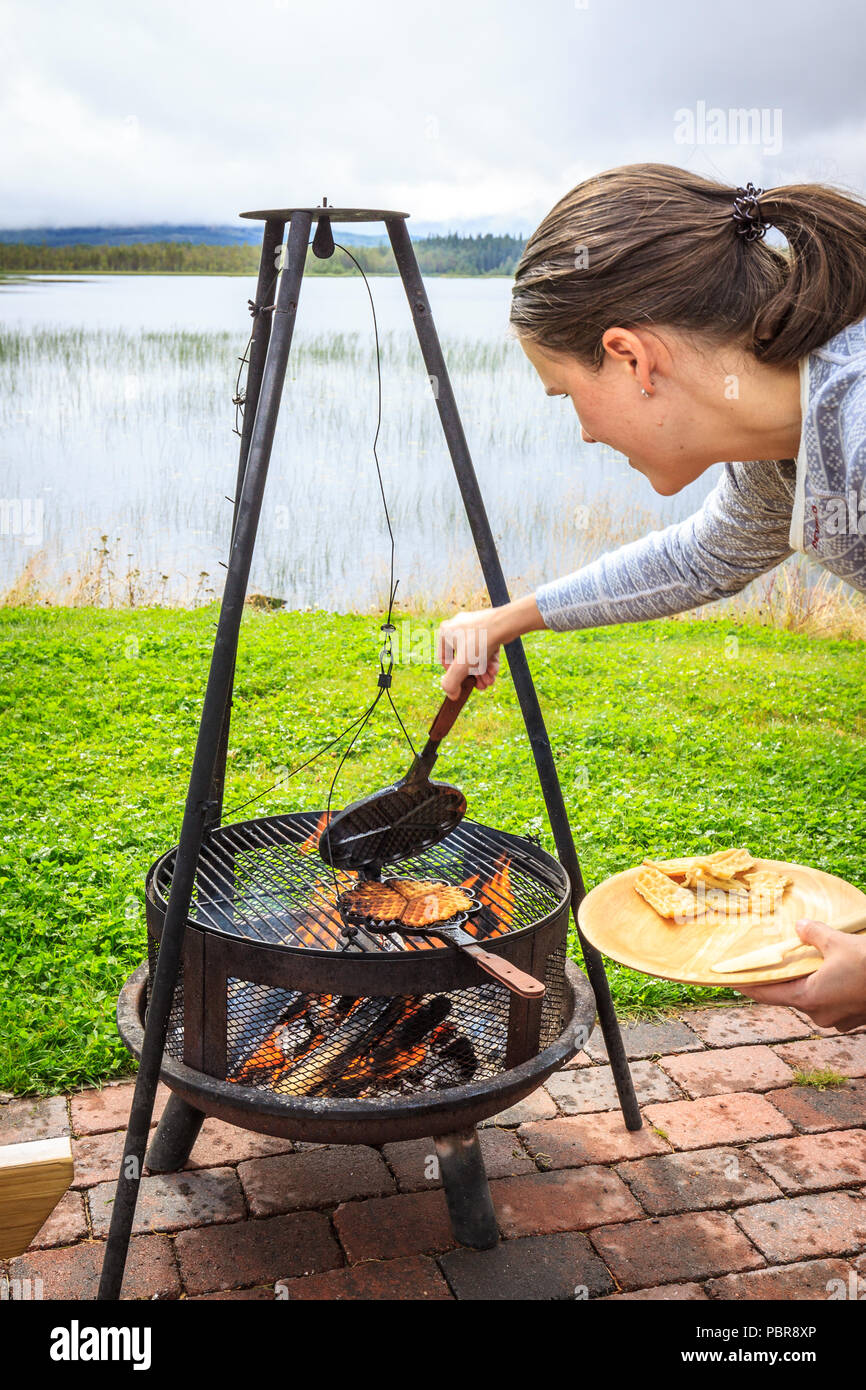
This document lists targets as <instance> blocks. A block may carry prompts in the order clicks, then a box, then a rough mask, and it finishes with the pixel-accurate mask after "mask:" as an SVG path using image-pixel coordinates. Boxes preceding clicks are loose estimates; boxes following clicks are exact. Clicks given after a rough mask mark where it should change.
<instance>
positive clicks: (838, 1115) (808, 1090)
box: [766, 1077, 866, 1134]
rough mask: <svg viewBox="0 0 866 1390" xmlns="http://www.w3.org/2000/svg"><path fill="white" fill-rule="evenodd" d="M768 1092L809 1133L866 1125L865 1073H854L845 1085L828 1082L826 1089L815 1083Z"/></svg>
mask: <svg viewBox="0 0 866 1390" xmlns="http://www.w3.org/2000/svg"><path fill="white" fill-rule="evenodd" d="M766 1095H767V1100H768V1101H770V1103H771V1104H772V1105H775V1107H776V1109H777V1110H781V1112H782V1114H783V1115H787V1117H788V1119H789V1120H791V1121H792V1122H793V1123H794V1124H795V1125H796V1126H797V1129H803V1130H806V1132H807V1133H810V1134H816V1133H818V1132H819V1131H821V1130H825V1129H852V1128H856V1127H858V1126H866V1077H853V1078H852V1079H851V1080H850V1081H848V1082H846V1084H845V1085H844V1086H827V1087H826V1088H825V1089H824V1090H823V1091H820V1090H818V1088H817V1087H816V1086H787V1087H786V1088H785V1089H784V1090H783V1091H768V1092H767V1093H766Z"/></svg>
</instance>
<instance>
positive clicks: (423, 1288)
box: [283, 1255, 452, 1302]
mask: <svg viewBox="0 0 866 1390" xmlns="http://www.w3.org/2000/svg"><path fill="white" fill-rule="evenodd" d="M283 1287H284V1288H285V1290H286V1295H284V1296H287V1297H288V1298H290V1299H294V1300H296V1301H298V1300H301V1301H305V1302H311V1301H312V1300H317V1301H318V1300H321V1301H323V1302H331V1301H332V1300H348V1299H358V1300H362V1301H364V1302H368V1301H374V1302H375V1301H378V1300H383V1301H392V1300H393V1301H394V1302H398V1301H412V1302H425V1301H426V1302H443V1301H450V1300H451V1298H452V1294H451V1290H450V1289H449V1288H448V1285H447V1284H446V1283H445V1280H444V1279H443V1277H442V1275H441V1273H440V1272H439V1269H438V1267H437V1265H436V1264H435V1262H434V1261H433V1260H430V1259H427V1258H426V1257H425V1256H423V1255H413V1256H408V1257H406V1258H405V1259H401V1260H365V1261H364V1263H363V1264H359V1265H350V1266H349V1267H348V1268H345V1269H334V1270H330V1271H329V1272H328V1273H327V1274H312V1275H310V1276H309V1278H307V1279H286V1280H285V1281H284V1282H283Z"/></svg>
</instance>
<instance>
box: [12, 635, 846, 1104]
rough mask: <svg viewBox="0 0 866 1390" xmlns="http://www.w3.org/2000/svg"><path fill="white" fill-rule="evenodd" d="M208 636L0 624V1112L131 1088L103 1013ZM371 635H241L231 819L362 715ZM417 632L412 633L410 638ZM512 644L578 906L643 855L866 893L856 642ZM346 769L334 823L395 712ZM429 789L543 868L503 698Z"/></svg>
mask: <svg viewBox="0 0 866 1390" xmlns="http://www.w3.org/2000/svg"><path fill="white" fill-rule="evenodd" d="M214 619H215V610H214V609H213V608H208V609H199V610H198V611H195V612H189V611H182V610H172V609H143V610H132V611H130V610H112V611H104V610H101V611H98V610H90V609H5V610H0V703H2V720H0V741H2V748H0V755H2V760H3V761H2V766H3V773H4V775H3V781H2V796H3V800H4V803H5V805H4V808H3V809H4V816H3V828H2V851H0V972H2V980H3V990H2V998H0V1090H11V1091H15V1092H19V1093H27V1092H48V1091H56V1090H60V1089H62V1088H65V1087H69V1086H74V1085H83V1084H88V1083H94V1082H99V1081H104V1080H106V1079H107V1078H109V1077H112V1076H119V1075H123V1074H125V1073H129V1072H130V1071H131V1070H132V1066H131V1062H130V1059H129V1057H128V1056H127V1054H126V1052H125V1050H124V1048H123V1046H122V1045H121V1043H120V1042H119V1040H118V1038H117V1035H116V1032H115V1027H114V1004H115V999H116V995H117V992H118V989H119V987H120V985H121V983H122V981H123V980H124V978H125V977H126V976H127V975H128V974H129V972H130V971H131V970H132V969H133V968H134V967H135V966H137V965H138V964H139V962H140V961H141V959H142V957H143V953H144V945H145V928H144V920H143V907H142V883H143V877H144V873H145V871H146V869H147V868H148V866H149V865H150V863H151V861H152V860H153V859H154V858H155V857H156V856H157V855H158V854H159V853H160V852H162V851H163V850H164V849H166V848H168V847H169V846H171V845H172V844H174V843H175V842H176V839H177V834H178V828H179V825H180V819H181V815H182V810H183V803H184V798H185V794H186V780H187V777H188V773H189V767H190V760H191V755H192V750H193V745H194V740H195V735H196V730H197V724H198V716H199V710H200V704H201V696H202V690H203V685H204V680H205V677H206V673H207V668H208V663H209V658H210V650H211V642H212V638H213V622H214ZM378 621H379V620H378V619H375V618H369V617H358V616H348V617H344V616H335V615H333V614H329V613H322V612H316V613H285V612H281V613H269V612H261V611H252V610H250V611H248V612H247V613H246V615H245V619H244V627H243V633H242V639H241V652H240V659H239V664H238V665H239V674H238V681H237V689H236V699H235V709H234V718H233V726H232V742H231V756H230V761H229V767H230V776H229V786H228V794H227V798H226V806H227V808H229V809H230V808H231V807H232V806H235V805H237V804H239V803H240V802H243V801H245V800H246V799H247V797H249V796H252V795H253V794H254V793H255V792H257V791H258V790H260V789H262V788H264V787H265V786H267V785H268V784H269V783H271V782H273V781H274V780H275V779H276V778H278V777H279V776H280V774H281V769H283V768H285V767H287V766H288V767H291V766H293V765H295V764H296V763H300V762H302V761H303V760H304V759H305V758H307V757H309V756H310V755H311V753H313V752H314V751H315V749H316V748H317V747H319V746H320V745H321V744H323V743H325V742H326V741H327V740H328V739H329V738H330V737H332V736H333V734H334V733H336V732H337V731H338V730H339V729H340V728H342V727H343V726H344V725H345V724H347V723H348V722H349V721H350V720H351V719H352V718H354V717H355V716H356V715H357V713H358V712H359V711H360V710H361V709H362V708H363V706H364V704H365V702H366V701H367V699H368V698H369V696H370V695H371V693H372V690H373V689H374V686H375V677H376V674H377V670H378V666H377V659H376V658H377V651H378ZM425 626H427V627H429V620H425V619H420V618H419V619H418V620H414V619H413V631H414V632H415V633H416V636H417V634H419V633H420V634H422V635H423V632H424V629H425ZM732 636H736V650H734V646H735V644H734V643H733V642H732V640H731V638H732ZM413 645H414V644H413ZM421 645H423V644H421V643H418V644H417V645H414V649H415V650H418V649H419V647H420V646H421ZM527 645H528V648H529V652H530V658H531V661H532V666H533V670H534V672H535V675H536V679H537V684H538V688H539V692H540V695H541V697H542V701H543V705H544V708H545V712H546V715H547V718H548V723H549V728H550V733H551V738H552V741H553V744H554V749H555V753H556V758H557V762H558V766H559V772H560V777H561V779H562V783H563V787H564V791H565V797H566V802H567V804H568V807H569V811H570V814H571V817H572V823H573V827H574V832H575V837H576V840H577V846H578V851H579V853H580V855H581V859H582V863H583V868H584V873H585V876H586V880H587V883H588V884H589V885H592V884H594V883H597V882H598V881H599V880H600V879H601V878H603V877H606V876H607V875H608V874H611V873H614V872H616V871H617V870H619V869H622V868H625V867H626V866H628V865H630V864H633V863H635V862H637V861H639V860H640V859H641V858H642V857H643V856H644V855H645V854H651V855H654V856H656V857H662V856H664V855H667V854H682V853H689V852H691V851H697V850H702V849H707V848H718V847H721V846H725V845H729V844H734V843H739V842H745V843H746V844H749V845H751V846H753V847H755V848H759V849H760V850H761V851H762V852H763V853H764V854H765V855H768V856H771V857H777V858H781V859H792V860H801V861H804V862H806V863H812V864H816V865H819V866H820V867H822V868H824V869H827V870H830V871H831V872H834V873H838V874H841V875H843V876H844V877H846V878H849V879H851V880H852V881H853V882H855V883H858V884H860V885H861V886H864V887H866V871H864V866H863V862H862V842H863V821H862V816H863V810H862V808H863V805H864V801H866V756H864V742H863V734H864V702H863V697H862V691H863V685H864V675H866V656H864V647H863V645H862V644H858V643H855V642H845V641H818V640H813V639H812V640H810V639H807V638H804V637H799V636H794V635H791V634H785V633H778V632H774V631H772V630H769V629H766V628H757V627H755V628H749V627H739V628H736V629H735V628H733V627H732V625H731V624H730V623H724V622H696V623H675V622H671V623H656V624H646V625H640V626H635V627H622V628H609V629H604V630H600V631H597V632H589V633H569V634H563V635H554V634H550V633H544V634H537V635H535V636H533V637H532V638H531V639H530V640H529V642H528V644H527ZM437 681H438V675H437V672H436V671H435V670H434V668H433V667H432V666H430V665H429V664H426V665H425V664H421V663H418V664H412V665H409V666H399V667H397V668H395V683H394V696H395V699H396V701H397V703H398V706H399V708H400V711H401V713H402V715H403V717H404V720H405V722H406V723H407V725H408V727H409V728H410V729H411V730H412V731H413V735H418V736H420V735H422V734H423V732H424V730H425V729H426V727H427V725H428V724H429V722H430V719H431V717H432V713H433V710H434V709H435V706H436V704H437V700H438V694H437V689H438V687H437ZM356 753H357V755H356V756H353V758H352V759H351V760H350V761H349V762H348V763H347V764H346V767H345V769H344V776H343V778H342V780H341V783H340V784H339V786H340V792H339V794H338V798H337V800H338V803H339V801H340V800H344V799H350V797H351V796H352V795H353V794H360V793H362V792H363V791H365V790H370V789H372V788H374V787H375V786H376V785H377V784H379V783H381V782H382V781H384V780H385V779H390V778H392V777H393V776H395V775H399V773H400V772H401V771H403V770H404V769H405V767H406V765H407V755H406V750H405V745H403V744H402V740H401V738H400V737H399V735H398V734H397V733H396V732H395V725H394V723H393V721H392V720H391V719H389V718H387V717H386V716H385V714H384V712H382V713H381V715H377V718H376V721H375V722H374V723H373V725H372V726H371V727H370V728H369V730H368V731H367V732H365V734H364V735H363V737H362V738H361V739H360V740H359V742H358V744H357V745H356ZM335 766H336V761H335V755H334V754H329V755H327V756H325V757H324V758H323V759H321V760H320V761H319V762H318V763H315V764H313V766H312V767H311V768H309V769H307V770H306V771H304V772H303V773H301V774H300V775H299V776H298V777H297V778H295V779H293V781H291V782H289V783H288V786H287V787H285V788H284V789H282V790H281V791H279V792H278V793H274V794H272V795H271V796H269V797H267V798H265V799H264V800H263V801H262V802H261V803H259V804H257V805H256V806H255V807H253V808H251V809H250V811H248V812H247V813H246V814H248V815H250V814H256V813H258V812H259V811H261V813H265V812H276V811H284V810H289V809H292V808H317V807H320V806H322V805H323V804H324V803H325V800H326V797H327V787H328V783H329V781H330V778H331V776H332V774H333V771H334V768H335ZM440 766H441V769H442V773H443V774H445V773H446V772H447V776H448V778H449V780H452V779H453V780H454V781H456V782H457V784H458V785H462V786H463V787H465V788H466V789H467V792H468V794H469V802H470V815H472V816H474V817H476V818H477V819H480V820H485V821H488V822H490V823H492V824H495V825H498V826H501V827H503V828H504V829H506V830H512V831H517V832H525V831H530V832H534V833H536V834H539V835H540V836H541V838H542V841H543V843H544V844H545V845H547V846H548V847H552V841H551V837H550V834H549V831H548V828H547V822H546V819H545V815H544V807H543V802H542V798H541V793H540V790H539V787H538V782H537V780H536V777H535V773H534V767H533V764H532V760H531V756H530V752H529V748H528V745H527V741H526V737H525V734H524V730H523V725H522V721H521V719H520V715H519V710H518V708H517V703H516V699H515V695H514V690H513V687H512V686H511V683H510V681H509V679H508V678H507V676H506V677H504V678H502V679H500V681H499V682H497V685H496V686H495V687H494V689H493V690H492V691H490V692H488V693H486V694H485V695H483V696H478V697H475V698H473V700H472V701H470V703H469V705H468V706H467V707H466V710H465V711H464V713H463V714H462V715H461V718H460V720H459V721H458V723H457V725H456V726H455V729H454V732H453V734H452V735H451V736H450V738H449V743H448V745H446V748H445V749H443V754H442V758H441V764H440ZM610 978H611V983H612V987H613V990H614V994H615V997H616V1001H617V1004H618V1006H619V1008H620V1010H621V1011H622V1012H624V1013H631V1014H644V1015H645V1014H648V1013H652V1012H653V1011H656V1010H659V1009H663V1008H666V1007H669V1006H670V1005H673V1004H681V1003H687V1004H688V1003H695V1002H713V1001H714V1000H716V999H718V998H721V997H726V996H725V995H723V993H722V992H721V991H712V990H700V989H690V988H685V987H683V986H679V985H675V984H671V983H669V982H667V981H661V980H652V979H649V978H647V977H645V976H642V975H637V974H635V973H633V972H632V971H629V970H626V969H623V968H619V967H617V966H614V965H611V967H610ZM727 997H734V996H733V995H732V994H730V993H729V994H728V995H727Z"/></svg>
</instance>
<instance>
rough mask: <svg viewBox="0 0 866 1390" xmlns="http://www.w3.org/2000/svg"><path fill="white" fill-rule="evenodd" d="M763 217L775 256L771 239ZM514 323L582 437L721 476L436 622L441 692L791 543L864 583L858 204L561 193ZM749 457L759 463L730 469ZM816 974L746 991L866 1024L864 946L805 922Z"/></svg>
mask: <svg viewBox="0 0 866 1390" xmlns="http://www.w3.org/2000/svg"><path fill="white" fill-rule="evenodd" d="M770 226H773V227H775V228H777V229H778V231H779V232H781V233H782V235H783V236H784V237H785V239H786V241H787V243H788V249H787V252H783V251H781V250H778V249H776V248H774V247H772V246H770V245H768V244H767V243H766V242H765V240H764V236H765V233H766V231H767V228H768V227H770ZM512 294H513V303H512V309H511V323H512V325H513V327H514V329H515V331H516V334H517V338H518V341H519V342H520V345H521V347H522V348H523V350H524V352H525V353H526V355H527V357H528V358H529V360H530V362H531V363H532V365H533V367H534V368H535V370H536V371H537V373H538V375H539V377H540V378H541V381H542V383H543V385H544V388H545V390H546V392H547V394H548V395H550V396H562V397H568V398H570V400H571V402H572V404H573V405H574V408H575V410H576V412H577V415H578V418H579V420H580V426H581V434H582V436H583V439H584V440H585V441H586V442H587V443H596V442H600V443H605V444H608V445H610V446H611V447H612V448H613V449H616V450H617V451H618V452H620V453H622V454H625V455H626V457H627V458H628V461H629V464H630V465H631V467H632V468H635V469H637V471H638V472H640V473H643V474H645V475H646V477H647V478H648V479H649V481H650V484H651V485H652V487H653V488H654V489H655V491H656V492H658V493H661V494H662V495H663V496H670V495H671V494H673V493H676V492H679V491H680V490H681V489H682V488H683V487H685V486H686V485H687V484H688V483H690V482H693V481H694V479H695V478H698V477H700V475H701V474H702V473H704V472H705V471H706V469H707V468H709V467H711V466H712V465H713V464H714V463H718V462H723V463H724V465H725V468H724V472H723V474H722V476H721V478H720V480H719V482H718V484H717V486H716V487H715V489H714V490H713V491H712V493H711V494H710V496H709V497H708V498H707V500H706V502H705V503H704V505H703V506H702V507H701V509H700V510H699V511H698V512H696V513H695V515H694V516H691V517H689V518H688V519H687V520H686V521H683V522H679V523H677V524H675V525H673V526H669V527H668V528H667V529H666V530H664V531H661V532H654V533H653V534H651V535H649V536H646V537H645V538H644V539H643V540H639V541H635V542H633V543H632V544H630V545H625V546H622V547H621V548H620V549H618V550H615V551H613V552H611V553H610V554H608V555H603V556H602V557H601V558H600V559H598V560H595V561H594V562H593V563H592V564H589V565H586V566H584V568H583V569H580V570H578V571H576V572H575V573H574V574H570V575H567V576H566V577H565V578H563V579H558V580H555V581H554V582H553V583H549V584H544V585H543V586H542V587H541V588H540V589H538V590H537V592H536V593H535V594H529V595H527V596H526V597H525V598H520V599H517V600H516V601H515V602H513V603H508V604H505V605H503V606H502V607H500V608H494V609H486V610H484V611H481V612H473V613H460V614H458V615H457V616H455V617H454V618H452V619H450V620H449V621H447V622H445V623H443V624H442V626H441V628H440V631H439V659H440V660H441V662H442V664H443V665H444V666H445V667H446V673H445V675H444V677H443V679H442V687H443V689H444V690H445V691H446V693H447V694H449V695H451V696H454V695H456V693H457V691H458V689H459V687H460V683H461V681H462V680H463V679H464V678H465V676H466V674H467V672H468V671H469V670H470V669H472V670H473V671H476V673H477V674H478V683H479V685H480V686H481V687H482V688H484V687H486V686H489V685H491V684H492V683H493V681H494V680H495V678H496V673H497V671H498V669H499V648H500V646H502V645H503V644H505V643H507V642H510V641H512V640H513V639H514V638H517V637H520V636H522V635H523V633H525V632H532V631H535V630H537V629H541V628H551V629H553V630H554V631H557V632H561V631H565V630H568V629H574V628H588V627H598V626H600V625H602V624H605V623H618V622H635V621H641V620H645V619H647V618H659V617H665V616H668V615H670V614H673V613H680V612H683V611H684V610H686V609H690V608H694V607H695V606H696V605H699V604H702V603H709V602H710V601H711V600H713V599H718V598H723V597H725V596H727V595H730V594H735V593H737V592H738V591H739V590H740V589H742V588H744V587H745V585H746V584H748V582H749V581H750V580H751V579H754V578H755V577H756V576H757V575H760V574H763V573H765V572H766V571H767V570H769V569H772V567H773V566H774V565H778V564H779V563H780V562H781V561H782V560H784V559H785V558H786V557H787V556H788V555H790V554H791V553H792V552H793V551H801V552H804V553H805V554H808V555H811V556H812V557H813V558H814V559H815V560H817V561H818V562H819V563H820V564H821V565H823V566H824V568H826V569H827V570H829V571H830V572H831V573H833V574H834V575H837V576H839V577H840V578H842V579H844V580H847V582H848V583H849V584H852V585H854V586H855V587H856V588H858V589H861V590H866V318H864V316H866V208H864V206H863V205H862V204H861V203H859V202H857V201H855V200H854V199H852V198H849V197H845V196H843V195H842V194H841V193H837V192H835V191H834V190H832V189H830V188H825V187H822V186H820V185H814V184H810V185H798V186H792V187H787V188H777V189H773V190H770V191H769V192H766V193H765V192H764V191H763V190H762V189H759V188H758V189H756V188H754V187H753V185H752V184H747V186H746V188H745V189H742V188H738V189H730V188H726V187H724V186H723V185H721V184H717V183H714V182H712V181H710V180H708V179H703V178H700V177H698V176H696V175H694V174H690V173H687V172H686V171H685V170H682V169H676V168H674V167H672V166H668V165H660V164H635V165H628V166H626V167H624V168H620V169H612V170H610V171H608V172H607V173H604V174H601V175H599V176H598V177H597V178H594V179H589V180H587V182H585V183H582V184H579V185H578V186H577V188H574V189H572V191H571V192H570V193H568V194H567V195H566V196H565V197H564V198H563V199H562V200H561V201H560V202H559V203H557V204H556V206H555V207H554V208H553V209H552V211H551V212H549V213H548V215H547V217H545V219H544V221H543V222H542V223H541V225H540V227H539V228H538V229H537V231H536V232H535V233H534V234H533V236H531V237H530V239H529V241H528V243H527V245H526V249H525V251H524V253H523V256H522V258H521V260H520V264H519V265H518V267H517V274H516V277H515V284H514V288H513V291H512ZM742 460H751V461H750V462H742ZM797 930H798V933H799V935H800V937H801V939H802V940H803V941H804V942H808V943H809V944H810V945H812V946H815V947H817V949H818V950H820V951H821V953H822V955H823V956H824V964H823V966H822V967H821V968H820V969H819V970H817V971H816V972H815V973H814V974H812V975H810V976H808V977H807V978H805V979H803V980H799V981H796V982H794V983H790V984H779V985H765V986H756V987H755V988H754V989H751V990H744V991H743V993H748V994H750V995H751V997H752V998H753V999H758V1000H762V1001H766V1002H769V1003H780V1004H790V1005H793V1006H795V1007H796V1008H798V1009H802V1010H804V1012H806V1013H807V1014H808V1015H809V1016H810V1017H811V1018H812V1019H813V1021H814V1022H815V1023H816V1024H818V1025H819V1026H835V1027H838V1028H840V1029H843V1030H848V1029H850V1028H853V1027H856V1026H858V1025H859V1024H864V1023H866V937H864V936H846V935H844V934H843V933H841V932H834V931H831V930H830V929H829V928H828V927H827V926H826V925H824V924H822V923H817V922H805V923H798V925H797Z"/></svg>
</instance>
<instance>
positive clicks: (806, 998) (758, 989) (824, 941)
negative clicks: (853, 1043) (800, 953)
mask: <svg viewBox="0 0 866 1390" xmlns="http://www.w3.org/2000/svg"><path fill="white" fill-rule="evenodd" d="M797 935H798V936H799V938H800V940H801V941H803V942H805V943H806V944H807V945H809V946H814V947H816V948H817V950H819V951H820V952H821V955H822V956H823V957H824V964H823V965H822V966H820V967H819V968H818V969H817V970H816V971H815V972H814V974H812V975H806V976H804V977H803V978H802V979H800V980H787V981H785V980H783V981H780V982H779V983H778V984H770V985H754V986H753V987H752V988H751V989H744V988H743V986H742V985H738V986H737V988H738V989H739V991H740V993H741V994H747V995H748V996H749V998H750V999H756V1000H757V1001H758V1003H759V1004H783V1005H787V1006H788V1007H790V1008H794V1009H800V1010H801V1012H802V1013H804V1014H808V1015H809V1018H811V1020H812V1022H813V1023H815V1024H817V1026H818V1027H819V1028H838V1029H839V1030H840V1032H842V1033H847V1032H849V1031H850V1030H851V1029H852V1028H859V1027H860V1026H861V1025H862V1024H866V936H850V935H848V934H847V933H846V932H841V931H834V930H833V929H832V927H828V926H826V925H825V924H824V923H823V922H807V921H803V922H798V923H797Z"/></svg>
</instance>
